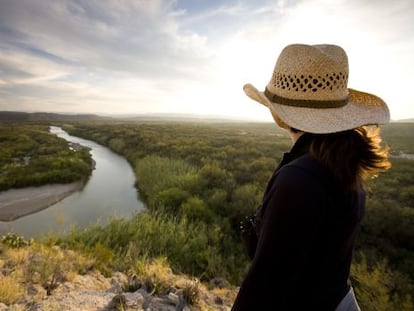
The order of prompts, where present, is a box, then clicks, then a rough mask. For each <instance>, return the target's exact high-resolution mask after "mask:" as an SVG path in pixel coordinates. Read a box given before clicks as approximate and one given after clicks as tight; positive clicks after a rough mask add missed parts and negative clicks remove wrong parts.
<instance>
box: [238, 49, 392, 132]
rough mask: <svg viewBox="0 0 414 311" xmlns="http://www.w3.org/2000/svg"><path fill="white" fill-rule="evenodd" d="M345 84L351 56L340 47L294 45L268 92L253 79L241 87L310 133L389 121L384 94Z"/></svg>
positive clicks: (284, 54)
mask: <svg viewBox="0 0 414 311" xmlns="http://www.w3.org/2000/svg"><path fill="white" fill-rule="evenodd" d="M347 85H348V57H347V55H346V53H345V51H344V50H343V49H342V48H341V47H339V46H336V45H305V44H292V45H288V46H287V47H285V48H284V49H283V50H282V52H281V54H280V56H279V58H278V60H277V62H276V66H275V68H274V71H273V76H272V78H271V79H270V82H269V83H268V84H267V86H266V88H265V90H264V92H260V91H258V90H257V89H256V88H255V87H254V86H253V85H251V84H246V85H244V87H243V89H244V91H245V93H246V94H247V95H248V96H249V97H250V98H252V99H254V100H256V101H258V102H259V103H261V104H263V105H265V106H266V107H268V108H269V109H270V110H271V112H272V114H273V115H274V114H276V115H277V117H279V118H280V119H281V120H282V121H283V122H284V123H286V124H287V125H289V126H290V127H293V128H296V129H298V130H301V131H304V132H308V133H335V132H340V131H345V130H349V129H353V128H356V127H359V126H362V125H370V124H382V123H387V122H388V121H389V119H390V113H389V110H388V107H387V105H386V104H385V102H384V101H383V100H382V99H381V98H379V97H377V96H375V95H372V94H368V93H364V92H360V91H356V90H353V89H349V88H348V87H347Z"/></svg>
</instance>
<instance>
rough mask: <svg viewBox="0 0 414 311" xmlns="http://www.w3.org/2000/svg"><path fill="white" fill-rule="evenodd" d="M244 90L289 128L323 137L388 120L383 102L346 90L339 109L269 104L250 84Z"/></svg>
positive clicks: (363, 93) (368, 95)
mask: <svg viewBox="0 0 414 311" xmlns="http://www.w3.org/2000/svg"><path fill="white" fill-rule="evenodd" d="M243 90H244V92H245V93H246V95H247V96H249V97H250V98H251V99H253V100H255V101H257V102H259V103H261V104H262V105H264V106H266V107H267V108H269V109H270V110H271V111H272V112H275V113H276V114H277V115H278V116H279V117H280V119H281V120H283V121H284V122H285V123H286V124H288V125H289V126H291V127H293V128H295V129H298V130H301V131H304V132H308V133H315V134H326V133H336V132H341V131H346V130H350V129H353V128H357V127H360V126H364V125H373V124H384V123H388V122H389V120H390V112H389V110H388V107H387V105H386V104H385V102H384V101H383V100H382V99H381V98H379V97H378V96H375V95H373V94H369V93H365V92H360V91H357V90H354V89H348V91H349V98H348V103H347V104H346V105H345V106H343V107H339V108H304V107H294V106H288V105H282V104H278V103H275V102H271V101H270V100H269V99H268V98H267V97H266V95H265V94H264V92H260V91H259V90H257V89H256V88H255V87H254V86H253V85H251V84H245V85H244V86H243Z"/></svg>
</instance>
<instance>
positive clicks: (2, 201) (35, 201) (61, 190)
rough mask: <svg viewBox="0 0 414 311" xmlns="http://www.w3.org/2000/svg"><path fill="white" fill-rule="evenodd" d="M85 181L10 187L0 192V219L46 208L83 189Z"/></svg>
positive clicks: (11, 218)
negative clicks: (17, 187) (21, 187)
mask: <svg viewBox="0 0 414 311" xmlns="http://www.w3.org/2000/svg"><path fill="white" fill-rule="evenodd" d="M82 187H83V183H82V182H80V181H78V182H73V183H70V184H55V185H45V186H40V187H28V188H23V189H10V190H7V191H1V192H0V221H12V220H16V219H17V218H20V217H23V216H26V215H29V214H33V213H36V212H38V211H41V210H42V209H45V208H47V207H49V206H51V205H53V204H55V203H57V202H59V201H60V200H62V199H64V198H65V197H67V196H68V195H70V194H72V193H73V192H75V191H78V190H80V189H82Z"/></svg>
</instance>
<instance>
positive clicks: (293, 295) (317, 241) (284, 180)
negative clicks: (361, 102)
mask: <svg viewBox="0 0 414 311" xmlns="http://www.w3.org/2000/svg"><path fill="white" fill-rule="evenodd" d="M309 135H310V134H304V135H302V136H301V137H300V138H299V140H298V141H297V142H296V144H295V145H294V146H293V148H292V149H291V151H290V152H289V153H286V154H285V155H284V157H283V160H282V161H281V163H280V165H279V167H278V168H277V169H276V171H275V172H274V174H273V176H272V178H271V180H270V181H269V184H268V187H267V189H266V192H265V194H264V197H263V203H262V206H261V208H260V209H259V210H258V211H257V213H256V220H257V232H258V236H259V240H258V245H257V249H256V253H255V256H254V258H253V261H252V263H251V266H250V269H249V271H248V273H247V275H246V277H245V279H244V281H243V282H242V284H241V287H240V290H239V293H238V296H237V298H236V300H235V303H234V305H233V308H232V311H240V310H248V311H256V310H257V311H261V310H318V311H321V310H332V311H333V310H335V307H336V306H337V305H338V304H339V302H340V301H341V299H342V298H343V297H344V296H345V294H346V293H347V291H348V290H349V286H350V285H349V279H348V278H349V271H350V265H351V259H352V251H353V247H354V241H355V237H356V234H357V229H358V225H359V223H360V222H361V219H362V216H363V213H364V208H365V193H364V192H363V191H362V190H361V191H358V192H357V191H354V192H346V191H344V190H343V189H342V187H341V186H340V185H339V183H338V182H337V180H336V179H335V177H334V176H333V175H332V174H331V173H330V171H328V170H327V169H326V168H325V167H324V166H322V165H321V164H320V163H319V162H318V161H317V160H316V159H314V158H313V157H312V156H311V155H310V154H309V153H308V149H309Z"/></svg>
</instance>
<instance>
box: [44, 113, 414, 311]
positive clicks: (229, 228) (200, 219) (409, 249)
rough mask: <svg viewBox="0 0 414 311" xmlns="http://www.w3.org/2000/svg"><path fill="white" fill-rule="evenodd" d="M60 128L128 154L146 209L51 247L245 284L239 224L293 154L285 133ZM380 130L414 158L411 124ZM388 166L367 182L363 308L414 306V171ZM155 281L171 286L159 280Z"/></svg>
mask: <svg viewBox="0 0 414 311" xmlns="http://www.w3.org/2000/svg"><path fill="white" fill-rule="evenodd" d="M61 126H63V127H64V129H65V130H66V131H68V132H69V133H70V134H71V135H74V136H79V137H83V138H86V139H90V140H93V141H96V142H98V143H100V144H102V145H106V146H108V147H110V148H111V149H112V150H114V151H115V152H117V153H119V154H121V155H123V156H125V158H126V159H127V160H128V161H129V162H130V163H131V165H132V166H133V168H134V170H135V174H136V178H137V188H138V189H139V192H140V197H141V198H142V199H143V200H144V201H145V203H146V205H147V207H148V210H147V211H145V212H141V213H139V214H137V215H135V216H134V217H132V218H131V219H128V220H126V219H112V220H111V221H110V222H109V224H108V225H106V226H99V225H96V226H92V227H89V228H86V229H80V228H79V229H76V228H75V229H73V231H72V233H71V234H69V235H68V236H64V237H55V238H49V240H48V242H47V243H49V244H50V245H55V244H58V245H60V246H61V247H62V248H64V249H66V248H68V249H76V250H78V251H79V252H81V253H83V254H94V258H95V263H94V264H95V266H96V267H98V268H99V269H100V270H101V271H102V272H104V273H106V274H108V273H111V271H113V270H118V271H124V272H129V273H132V274H140V275H142V273H143V271H142V267H141V266H140V265H139V264H137V263H145V262H148V261H152V260H155V259H157V258H162V260H163V261H165V263H166V264H167V265H169V266H170V267H171V268H172V270H173V271H174V272H176V273H185V274H188V275H192V276H195V277H197V278H199V279H200V280H202V281H207V280H210V279H212V278H215V277H223V278H225V279H227V280H228V281H230V282H231V284H233V285H237V284H238V282H239V281H240V280H241V278H242V276H243V275H244V273H245V271H246V267H247V266H248V264H249V262H248V259H247V256H245V255H244V251H243V249H242V246H241V243H240V240H239V231H238V230H239V228H238V224H239V221H240V220H241V219H243V218H244V216H246V215H249V214H251V213H253V212H254V210H255V209H256V206H257V204H258V203H259V202H260V200H261V196H262V193H263V191H264V189H265V187H266V183H267V181H268V178H269V177H270V175H271V173H272V171H273V170H274V168H275V167H276V165H277V163H278V162H279V160H280V157H281V156H282V154H283V152H284V151H287V150H288V149H289V148H290V144H291V142H290V139H289V137H288V136H287V134H286V133H285V132H284V131H282V130H280V129H278V128H277V127H276V126H275V125H273V124H264V123H262V124H256V123H228V124H224V123H198V124H195V123H178V122H140V123H133V122H100V121H95V122H88V123H86V122H71V123H65V124H63V123H62V124H61ZM382 134H383V137H384V143H386V144H389V145H390V146H391V148H392V152H393V154H394V155H399V154H400V152H403V153H410V154H413V153H414V145H412V141H413V136H414V124H402V123H399V124H389V125H387V126H385V127H384V128H383V132H382ZM391 160H392V164H393V167H392V168H391V169H390V170H389V171H387V172H385V173H383V174H380V175H379V176H378V177H377V178H375V179H372V180H370V181H369V184H368V186H369V189H370V191H369V195H368V198H367V211H366V215H365V218H364V223H363V226H362V228H361V233H360V236H359V238H358V244H357V249H356V252H355V261H354V264H353V266H352V280H353V283H354V286H355V292H356V295H357V298H358V300H359V301H360V304H361V308H362V309H363V310H414V307H413V305H414V300H413V299H414V296H413V294H412V293H413V292H414V244H413V241H414V229H413V228H414V226H413V225H414V165H413V160H409V159H404V158H398V157H393V158H391ZM152 282H153V283H154V286H156V287H157V286H158V288H162V287H163V286H164V285H162V284H164V283H163V282H162V280H155V281H152ZM160 282H161V283H160ZM157 284H158V285H157ZM194 295H195V294H194ZM189 299H190V298H189Z"/></svg>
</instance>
